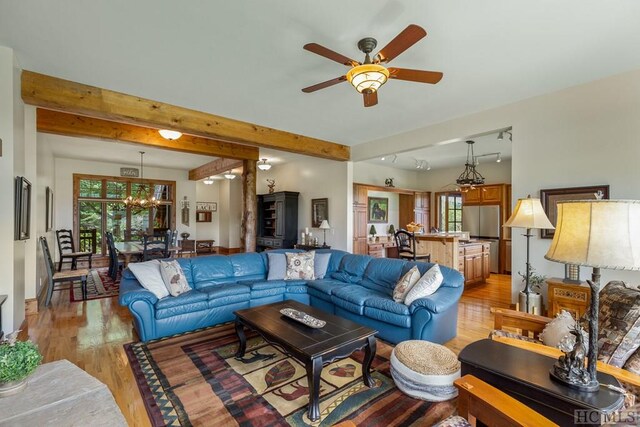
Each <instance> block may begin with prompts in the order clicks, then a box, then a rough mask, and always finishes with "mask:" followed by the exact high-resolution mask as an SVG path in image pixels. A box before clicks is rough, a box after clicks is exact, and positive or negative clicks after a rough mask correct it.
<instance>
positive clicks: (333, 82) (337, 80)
mask: <svg viewBox="0 0 640 427" xmlns="http://www.w3.org/2000/svg"><path fill="white" fill-rule="evenodd" d="M344 81H347V76H340V77H336V78H335V79H331V80H327V81H326V82H322V83H318V84H315V85H313V86H309V87H305V88H304V89H302V91H303V92H304V93H311V92H315V91H317V90H320V89H324V88H325V87H329V86H333V85H337V84H338V83H341V82H344Z"/></svg>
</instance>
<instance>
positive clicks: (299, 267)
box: [284, 251, 315, 280]
mask: <svg viewBox="0 0 640 427" xmlns="http://www.w3.org/2000/svg"><path fill="white" fill-rule="evenodd" d="M285 255H286V256H287V272H286V274H285V276H284V278H285V280H296V279H302V280H313V279H315V277H314V258H315V252H314V251H311V252H302V253H293V252H288V253H286V254H285Z"/></svg>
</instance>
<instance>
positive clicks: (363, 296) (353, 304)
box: [331, 285, 385, 315]
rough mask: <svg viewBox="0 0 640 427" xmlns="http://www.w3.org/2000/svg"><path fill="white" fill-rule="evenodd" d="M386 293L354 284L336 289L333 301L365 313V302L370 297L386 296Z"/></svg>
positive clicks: (347, 308) (338, 304)
mask: <svg viewBox="0 0 640 427" xmlns="http://www.w3.org/2000/svg"><path fill="white" fill-rule="evenodd" d="M384 296H385V295H383V294H380V293H378V292H374V291H372V290H371V289H369V288H365V287H363V286H358V285H352V286H346V287H343V288H341V289H336V290H334V291H333V293H332V295H331V302H333V303H334V304H335V305H336V306H338V307H341V308H344V309H345V310H348V311H350V312H352V313H355V314H360V315H362V314H364V302H365V301H366V300H367V299H368V298H374V297H384Z"/></svg>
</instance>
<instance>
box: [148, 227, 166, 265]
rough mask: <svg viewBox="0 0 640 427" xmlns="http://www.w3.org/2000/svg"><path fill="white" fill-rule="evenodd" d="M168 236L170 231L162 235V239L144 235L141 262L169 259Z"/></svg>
mask: <svg viewBox="0 0 640 427" xmlns="http://www.w3.org/2000/svg"><path fill="white" fill-rule="evenodd" d="M169 234H171V232H170V231H167V232H166V233H164V235H163V236H162V237H154V236H148V235H146V234H145V235H144V237H143V239H142V245H143V249H142V260H143V261H149V260H151V259H160V258H169V256H170V254H169V237H170V236H169Z"/></svg>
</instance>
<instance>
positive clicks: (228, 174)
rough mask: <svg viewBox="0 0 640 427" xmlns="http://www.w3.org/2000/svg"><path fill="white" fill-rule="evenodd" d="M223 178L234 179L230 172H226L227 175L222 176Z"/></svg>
mask: <svg viewBox="0 0 640 427" xmlns="http://www.w3.org/2000/svg"><path fill="white" fill-rule="evenodd" d="M224 177H225V178H227V179H235V178H236V176H235V175H234V174H233V173H231V171H227V173H225V174H224Z"/></svg>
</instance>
